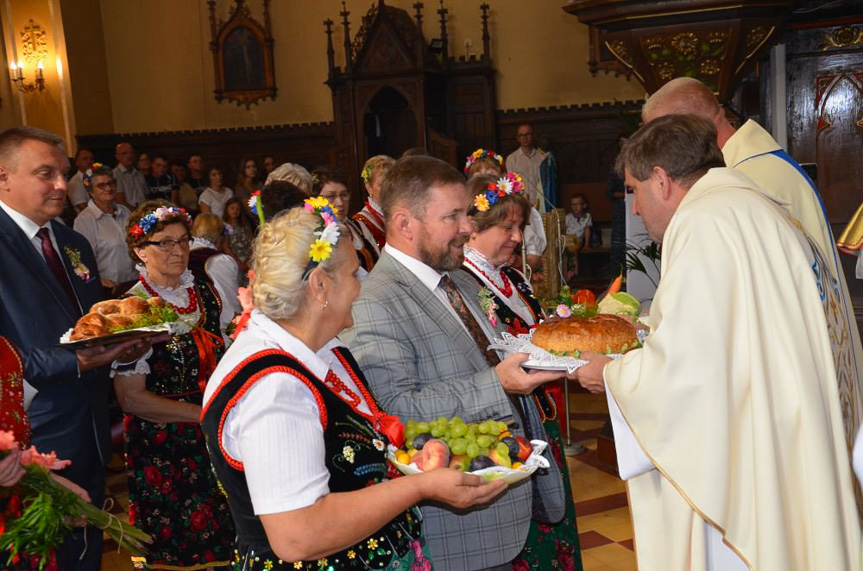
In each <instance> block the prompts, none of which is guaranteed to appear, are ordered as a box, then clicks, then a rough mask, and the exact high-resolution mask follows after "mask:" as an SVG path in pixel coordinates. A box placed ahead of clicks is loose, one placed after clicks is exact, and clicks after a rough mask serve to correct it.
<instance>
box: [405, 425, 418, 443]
mask: <svg viewBox="0 0 863 571" xmlns="http://www.w3.org/2000/svg"><path fill="white" fill-rule="evenodd" d="M416 435H417V433H416V430H415V429H414V428H413V427H410V428H405V440H407V441H408V442H410V441H412V440H413V439H414V436H416Z"/></svg>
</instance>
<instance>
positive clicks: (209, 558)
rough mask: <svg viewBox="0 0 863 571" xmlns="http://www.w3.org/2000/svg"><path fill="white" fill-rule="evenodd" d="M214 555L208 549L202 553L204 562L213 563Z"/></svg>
mask: <svg viewBox="0 0 863 571" xmlns="http://www.w3.org/2000/svg"><path fill="white" fill-rule="evenodd" d="M215 560H216V554H215V553H213V552H212V551H210V550H209V549H208V550H206V551H205V552H204V561H215Z"/></svg>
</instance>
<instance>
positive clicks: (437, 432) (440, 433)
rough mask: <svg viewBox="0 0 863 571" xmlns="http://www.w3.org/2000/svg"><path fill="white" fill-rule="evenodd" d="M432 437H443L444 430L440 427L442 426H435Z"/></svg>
mask: <svg viewBox="0 0 863 571" xmlns="http://www.w3.org/2000/svg"><path fill="white" fill-rule="evenodd" d="M431 435H432V436H434V437H435V438H440V437H441V436H443V429H442V428H441V427H440V425H438V424H435V425H434V426H433V427H432V429H431Z"/></svg>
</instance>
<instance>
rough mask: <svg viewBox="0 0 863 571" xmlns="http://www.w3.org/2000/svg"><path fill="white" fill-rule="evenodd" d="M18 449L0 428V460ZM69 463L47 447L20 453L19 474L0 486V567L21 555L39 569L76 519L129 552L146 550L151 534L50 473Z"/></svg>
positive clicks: (19, 558)
mask: <svg viewBox="0 0 863 571" xmlns="http://www.w3.org/2000/svg"><path fill="white" fill-rule="evenodd" d="M15 448H18V443H17V442H16V441H15V437H14V436H13V434H12V433H11V432H7V431H5V430H0V459H2V458H5V457H6V456H8V455H9V451H11V450H14V449H15ZM69 464H70V461H69V460H58V459H57V456H56V455H55V454H54V453H53V452H52V453H50V454H41V453H39V452H38V451H37V450H36V448H35V447H33V446H31V447H30V448H29V449H27V450H24V451H23V452H22V453H21V465H22V466H23V467H24V470H25V472H24V475H23V476H21V479H20V480H18V482H17V483H16V484H15V485H13V486H11V487H2V488H0V506H2V505H5V506H6V508H5V511H2V512H0V551H2V552H3V553H8V554H9V556H8V559H7V560H6V561H5V562H3V561H0V566H4V565H13V564H17V563H18V562H19V561H20V560H21V559H22V557H23V556H25V555H26V556H27V557H30V558H31V559H32V560H35V561H38V562H39V568H40V569H42V568H43V567H44V566H45V565H46V564H47V563H49V561H50V560H51V558H52V554H53V551H54V548H55V547H57V546H58V545H60V544H62V543H63V542H64V541H65V539H66V536H67V535H68V533H69V532H70V531H71V529H72V526H73V525H75V523H76V522H80V523H85V524H87V525H93V526H96V527H98V528H99V529H101V530H103V531H104V532H106V533H107V534H108V535H109V536H110V537H111V538H112V539H114V540H115V541H116V542H117V543H118V544H119V546H120V547H122V548H124V549H126V550H128V551H129V552H131V553H133V554H143V553H144V552H146V549H145V547H144V543H149V542H150V541H151V538H150V536H149V535H147V534H146V533H144V532H143V531H141V530H139V529H136V528H135V527H132V526H130V525H129V524H126V523H123V522H121V521H120V520H119V519H117V518H116V517H115V516H114V515H112V514H110V513H108V512H107V511H104V510H102V509H100V508H98V507H96V506H94V505H92V504H89V503H87V502H85V501H84V500H82V499H81V498H80V497H79V496H78V495H77V494H76V493H75V492H73V491H71V490H70V489H68V488H67V487H65V486H63V485H62V484H61V483H59V482H58V481H56V480H55V479H54V478H52V476H51V472H50V470H60V469H62V468H65V467H66V466H68V465H69Z"/></svg>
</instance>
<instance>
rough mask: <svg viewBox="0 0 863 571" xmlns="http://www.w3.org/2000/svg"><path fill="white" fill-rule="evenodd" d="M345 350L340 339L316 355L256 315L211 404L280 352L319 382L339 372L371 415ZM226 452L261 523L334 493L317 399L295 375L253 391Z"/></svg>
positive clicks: (232, 418) (211, 389)
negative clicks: (246, 363) (240, 376)
mask: <svg viewBox="0 0 863 571" xmlns="http://www.w3.org/2000/svg"><path fill="white" fill-rule="evenodd" d="M341 346H343V345H342V344H341V342H340V341H338V339H332V340H331V341H330V342H329V343H327V344H326V345H325V346H324V347H322V348H321V349H320V350H319V351H318V352H317V353H315V352H313V351H312V350H311V349H309V348H308V347H307V346H306V345H304V344H303V343H302V341H300V340H299V339H297V338H296V337H294V336H293V335H291V334H290V333H288V332H287V331H286V330H285V329H284V328H283V327H282V326H281V325H279V324H278V323H276V322H275V321H273V320H272V319H270V318H269V317H267V316H266V315H264V314H263V313H261V312H260V311H258V310H254V311H252V316H251V318H250V319H249V323H248V326H247V328H246V330H245V331H243V332H242V333H240V335H239V336H238V337H237V340H236V341H235V342H234V344H233V345H231V347H230V349H228V351H227V352H226V353H225V355H224V357H222V360H221V361H219V365H218V366H217V367H216V370H215V372H214V373H213V375H212V376H211V377H210V380H209V382H208V383H207V388H206V390H205V391H204V403H207V402H209V401H210V399H211V398H212V397H213V394H214V393H215V391H216V389H217V388H218V386H219V385H220V384H221V382H222V380H223V379H224V377H225V376H226V375H227V374H228V373H230V372H231V371H232V370H233V369H234V368H235V367H236V366H237V365H239V364H240V363H241V362H242V361H243V360H245V359H247V358H248V357H249V356H251V355H253V354H255V353H257V352H259V351H264V350H267V349H279V350H282V351H285V352H287V353H289V354H291V355H293V356H294V357H295V358H296V359H297V361H299V362H300V363H302V364H303V366H305V367H306V368H307V369H308V370H309V372H311V373H312V374H313V375H315V376H316V377H317V378H318V379H319V380H323V379H324V378H325V377H326V376H327V372H328V371H329V370H331V369H332V371H333V373H335V374H336V376H338V378H339V379H340V380H341V381H342V382H343V383H344V384H345V385H346V386H347V387H348V388H349V389H350V390H351V391H352V392H353V393H354V394H356V395H357V396H359V397H360V404H359V405H358V409H359V410H360V411H361V412H363V413H365V414H371V411H370V409H369V406H368V403H366V401H365V399H364V397H363V395H362V393H361V392H360V390H359V389H358V388H357V386H356V384H355V383H354V382H353V379H351V376H350V375H349V374H348V372H347V371H346V370H345V368H344V367H343V366H342V364H341V362H340V361H339V360H338V359H337V358H336V356H335V354H334V353H333V351H332V350H333V348H335V347H341ZM330 422H333V419H332V418H331V419H330ZM222 446H223V447H224V448H225V451H226V452H227V453H228V454H229V455H230V456H231V457H232V458H234V459H236V460H239V461H241V462H242V463H243V465H244V472H245V475H246V483H247V484H248V486H249V495H250V496H251V499H252V506H253V508H254V510H255V514H257V515H262V514H273V513H279V512H285V511H292V510H297V509H301V508H305V507H308V506H310V505H312V504H314V503H315V502H316V501H317V500H318V499H319V498H321V497H322V496H325V495H327V494H328V493H329V477H330V474H329V471H328V470H327V466H326V462H325V444H324V433H323V428H322V427H321V421H320V411H319V409H318V405H317V402H316V401H315V397H314V394H313V393H312V391H311V390H310V389H309V388H308V387H307V386H306V385H305V383H303V382H302V381H300V380H299V379H297V378H296V377H294V376H293V375H290V374H288V373H271V374H269V375H267V376H266V377H264V378H262V379H260V380H259V381H258V382H256V383H255V384H254V385H253V386H252V388H250V389H249V390H247V391H246V392H245V393H244V394H243V396H242V398H240V400H239V401H238V402H237V403H236V404H235V405H234V407H233V408H232V409H231V411H230V412H229V413H228V416H227V418H226V420H225V424H224V427H223V430H222Z"/></svg>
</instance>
